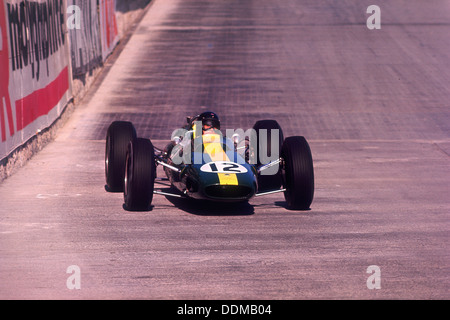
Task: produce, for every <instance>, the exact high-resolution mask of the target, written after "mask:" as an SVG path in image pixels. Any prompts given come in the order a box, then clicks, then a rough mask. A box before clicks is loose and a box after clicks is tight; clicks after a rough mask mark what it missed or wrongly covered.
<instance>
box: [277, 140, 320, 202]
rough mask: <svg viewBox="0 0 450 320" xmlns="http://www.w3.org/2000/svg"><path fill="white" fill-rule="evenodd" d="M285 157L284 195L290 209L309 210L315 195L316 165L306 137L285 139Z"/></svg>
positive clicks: (283, 155)
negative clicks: (314, 165)
mask: <svg viewBox="0 0 450 320" xmlns="http://www.w3.org/2000/svg"><path fill="white" fill-rule="evenodd" d="M281 158H282V159H283V162H284V164H283V182H284V187H285V189H286V191H285V192H284V197H285V199H286V202H287V206H288V208H289V209H298V210H307V209H309V207H310V206H311V203H312V200H313V197H314V167H313V160H312V155H311V149H310V147H309V144H308V142H307V141H306V139H305V138H304V137H300V136H294V137H288V138H286V139H285V140H284V142H283V146H282V148H281Z"/></svg>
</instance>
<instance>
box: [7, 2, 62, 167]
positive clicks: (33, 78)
mask: <svg viewBox="0 0 450 320" xmlns="http://www.w3.org/2000/svg"><path fill="white" fill-rule="evenodd" d="M66 8H67V4H66V1H65V0H47V1H30V0H0V29H1V31H0V32H1V41H0V102H1V103H0V127H1V129H0V159H2V158H4V157H5V156H7V155H8V154H9V153H10V152H11V151H12V150H14V149H15V148H17V147H18V146H20V145H21V144H23V143H24V142H26V141H27V140H28V139H30V138H31V137H32V136H34V135H35V134H36V133H37V132H39V131H40V130H42V129H44V128H47V127H49V126H50V125H51V124H52V123H53V122H54V121H55V120H56V119H57V118H58V117H59V116H60V114H61V112H62V111H63V110H64V108H65V106H66V105H67V103H68V102H69V100H70V98H71V72H70V59H69V57H70V50H69V43H68V40H67V30H66Z"/></svg>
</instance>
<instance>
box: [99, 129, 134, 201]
mask: <svg viewBox="0 0 450 320" xmlns="http://www.w3.org/2000/svg"><path fill="white" fill-rule="evenodd" d="M135 138H136V129H135V128H134V126H133V124H132V123H131V122H128V121H114V122H113V123H111V125H110V126H109V128H108V131H107V134H106V150H105V175H106V185H107V189H108V190H109V191H117V192H121V191H123V179H124V176H125V156H126V153H127V148H128V143H129V142H130V140H132V139H135Z"/></svg>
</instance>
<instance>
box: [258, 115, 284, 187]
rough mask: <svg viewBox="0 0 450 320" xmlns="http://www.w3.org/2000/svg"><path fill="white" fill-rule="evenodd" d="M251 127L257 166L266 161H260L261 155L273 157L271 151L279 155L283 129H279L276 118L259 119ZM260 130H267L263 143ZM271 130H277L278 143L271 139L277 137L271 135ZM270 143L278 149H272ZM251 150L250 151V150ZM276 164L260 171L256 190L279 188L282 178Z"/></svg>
mask: <svg viewBox="0 0 450 320" xmlns="http://www.w3.org/2000/svg"><path fill="white" fill-rule="evenodd" d="M253 129H254V130H255V131H256V137H257V140H256V141H257V142H258V146H257V152H256V154H255V156H256V157H257V163H256V164H257V166H261V165H264V164H267V163H263V162H262V157H269V156H270V158H273V152H272V151H276V152H278V155H280V152H281V146H282V144H283V140H284V137H283V130H282V129H281V126H280V125H279V124H278V122H277V121H276V120H259V121H257V122H256V123H255V125H254V126H253ZM261 130H267V141H266V142H265V143H264V141H262V140H261V136H262V132H261ZM272 130H278V143H275V141H272V140H273V139H276V138H277V137H276V136H275V135H272V133H274V132H273V131H272ZM272 143H274V147H276V148H278V150H272ZM251 152H252V151H251ZM276 168H277V167H276V166H274V167H272V168H270V169H267V170H266V171H265V172H262V173H261V174H260V175H259V177H258V190H259V191H267V190H274V189H279V188H280V187H281V185H282V179H281V171H280V170H278V171H276Z"/></svg>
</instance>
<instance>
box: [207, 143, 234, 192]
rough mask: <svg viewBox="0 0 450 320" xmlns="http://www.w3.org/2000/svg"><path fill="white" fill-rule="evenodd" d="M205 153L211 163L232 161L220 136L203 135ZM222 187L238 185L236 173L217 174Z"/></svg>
mask: <svg viewBox="0 0 450 320" xmlns="http://www.w3.org/2000/svg"><path fill="white" fill-rule="evenodd" d="M203 147H204V153H206V154H208V155H209V157H210V158H211V161H230V159H229V158H228V156H227V153H226V152H225V151H224V150H223V147H222V142H221V136H220V135H218V134H205V135H203ZM217 175H218V177H219V182H220V184H222V185H238V184H239V182H238V179H237V175H236V173H217Z"/></svg>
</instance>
